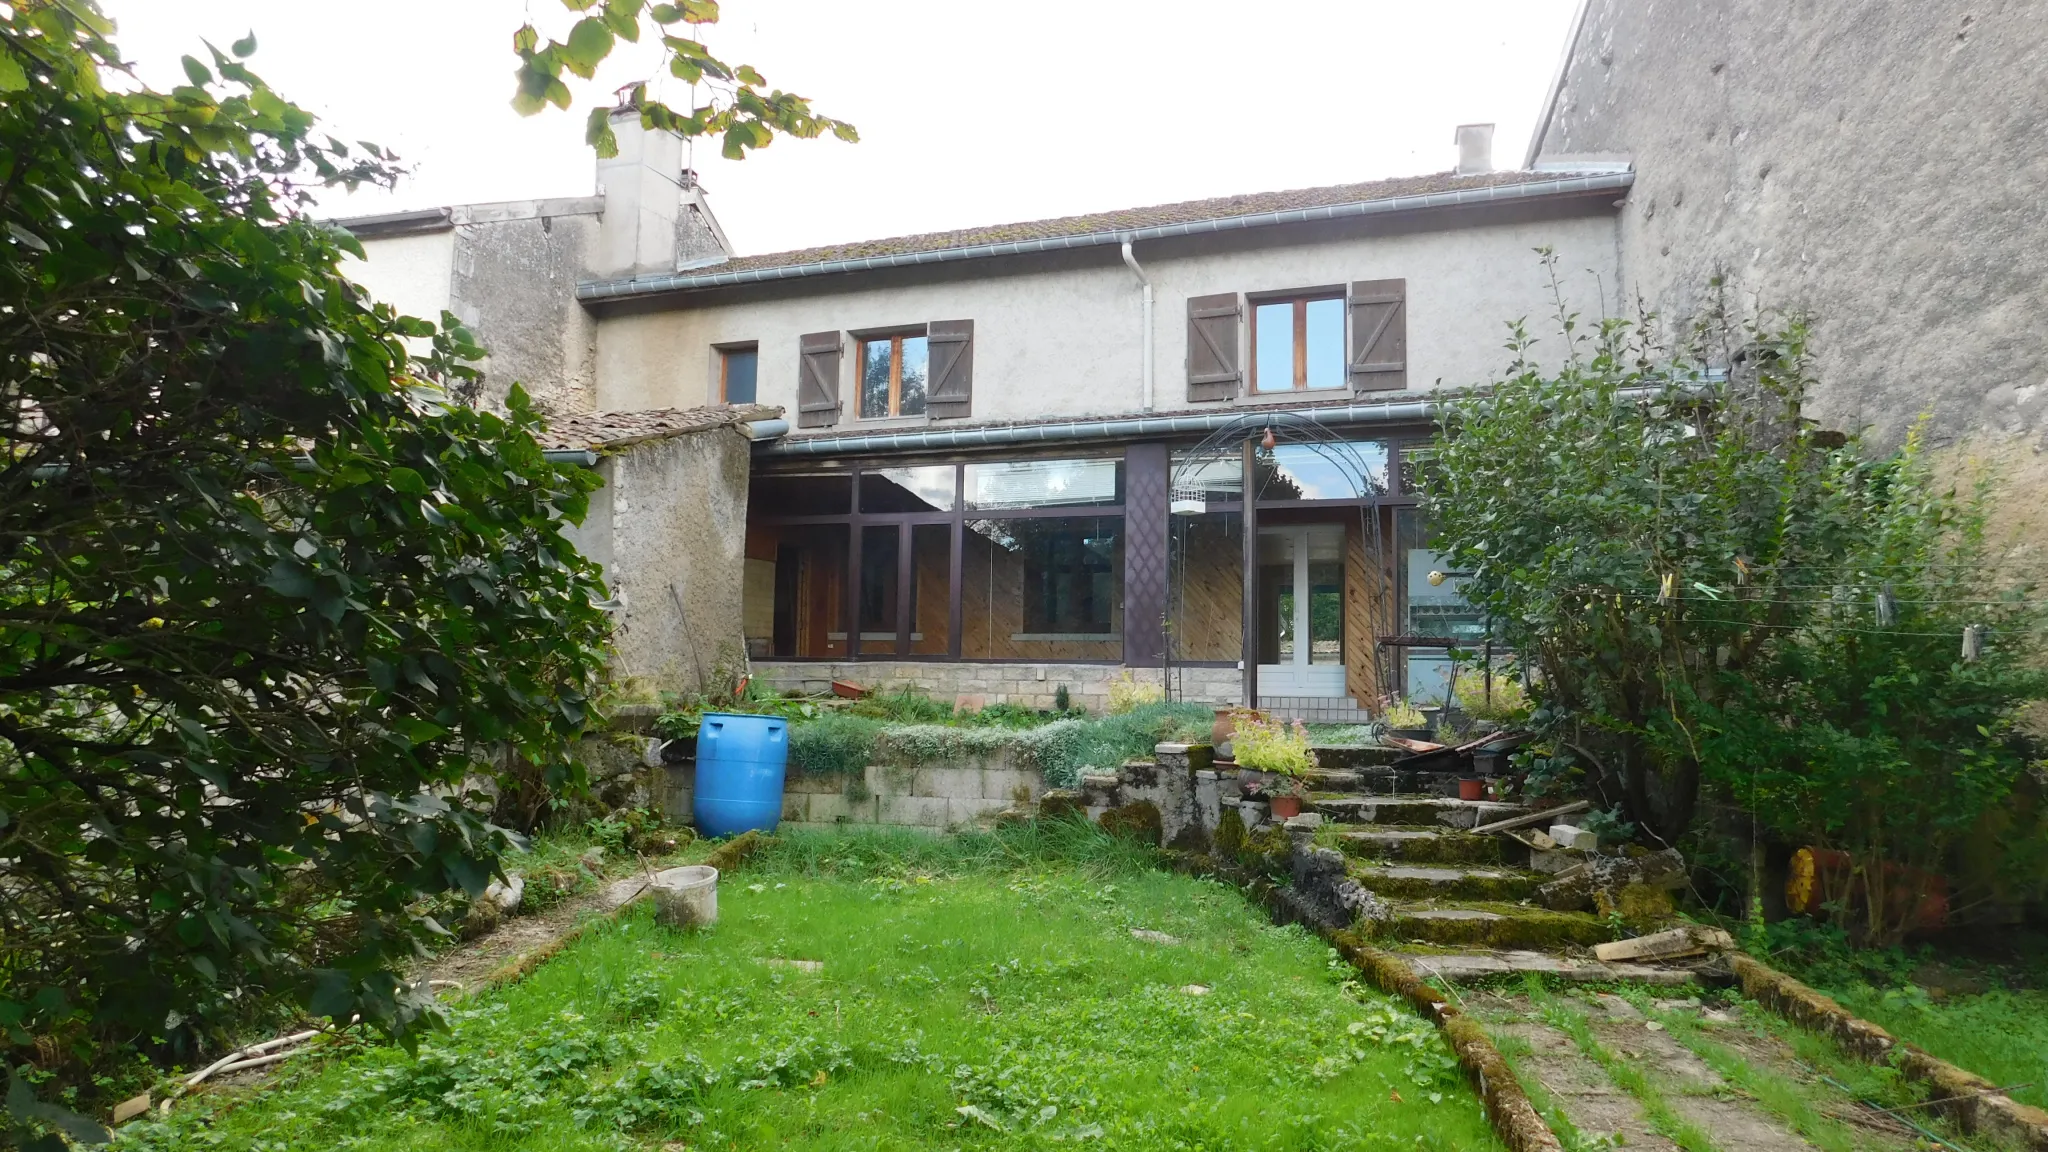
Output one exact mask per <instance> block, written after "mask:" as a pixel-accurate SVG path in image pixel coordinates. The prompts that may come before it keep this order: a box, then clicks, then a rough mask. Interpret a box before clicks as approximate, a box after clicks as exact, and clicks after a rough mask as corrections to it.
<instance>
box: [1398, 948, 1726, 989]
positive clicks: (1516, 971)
mask: <svg viewBox="0 0 2048 1152" xmlns="http://www.w3.org/2000/svg"><path fill="white" fill-rule="evenodd" d="M1393 955H1395V956H1396V957H1398V958H1399V959H1400V960H1402V961H1403V962H1404V963H1406V964H1408V965H1409V966H1410V967H1412V968H1414V969H1415V972H1416V974H1417V975H1419V976H1421V977H1422V978H1423V979H1425V980H1427V979H1431V978H1435V979H1439V980H1444V981H1447V982H1449V983H1452V984H1470V983H1477V982H1480V981H1485V980H1497V979H1501V978H1503V977H1515V976H1521V975H1524V974H1527V973H1531V972H1533V973H1536V974H1537V975H1540V976H1549V977H1553V978H1555V979H1558V980H1564V981H1568V982H1570V983H1574V984H1615V983H1620V982H1622V981H1628V982H1631V983H1636V984H1653V985H1657V986H1659V987H1679V986H1683V985H1689V984H1697V983H1699V974H1698V973H1697V972H1696V971H1695V970H1694V968H1693V967H1691V966H1690V965H1689V964H1681V965H1673V966H1669V967H1666V966H1662V965H1656V964H1602V963H1601V962H1600V961H1598V960H1579V959H1574V958H1572V957H1569V956H1557V955H1553V954H1551V953H1548V952H1527V951H1501V952H1395V953H1393Z"/></svg>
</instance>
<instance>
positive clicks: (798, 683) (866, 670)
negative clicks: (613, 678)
mask: <svg viewBox="0 0 2048 1152" xmlns="http://www.w3.org/2000/svg"><path fill="white" fill-rule="evenodd" d="M1130 672H1131V677H1132V679H1134V680H1137V681H1138V682H1140V683H1143V684H1157V683H1159V669H1157V668H1133V669H1130ZM1123 673H1124V669H1123V668H1122V667H1120V666H1118V665H1114V664H984V663H971V662H964V661H963V662H961V663H925V662H922V661H916V660H859V661H833V662H825V661H783V662H772V661H755V663H754V677H755V678H756V679H757V680H759V681H760V682H761V683H763V684H766V685H768V686H770V687H773V688H776V689H780V690H782V691H785V692H787V691H801V692H809V693H813V694H816V693H823V692H829V691H831V689H832V682H833V681H834V680H844V681H849V682H851V683H854V684H858V685H860V686H861V687H863V688H869V689H873V690H875V691H878V692H894V691H897V690H899V689H901V688H903V687H905V686H908V687H912V688H916V689H918V690H919V691H921V692H924V693H925V694H926V695H928V696H931V697H933V698H935V699H939V700H953V699H957V698H959V697H962V696H978V697H980V698H981V700H982V702H983V703H984V704H1017V705H1021V706H1023V707H1026V708H1050V707H1052V706H1053V696H1054V694H1055V693H1057V692H1058V691H1059V687H1060V685H1062V684H1064V685H1066V686H1067V693H1068V696H1069V698H1070V699H1071V700H1072V701H1073V703H1074V704H1075V705H1077V706H1079V707H1082V708H1086V709H1088V710H1089V711H1090V712H1094V713H1097V714H1100V713H1102V712H1103V711H1105V710H1106V709H1107V708H1108V706H1109V682H1110V681H1111V680H1114V679H1116V678H1117V677H1119V676H1121V675H1123ZM1173 678H1174V683H1175V685H1176V691H1177V694H1178V698H1180V699H1184V700H1189V701H1193V702H1195V703H1201V704H1212V703H1214V704H1235V703H1238V702H1240V701H1241V700H1242V698H1243V697H1242V688H1243V682H1242V674H1241V673H1239V672H1238V670H1237V669H1235V668H1176V669H1174V673H1173Z"/></svg>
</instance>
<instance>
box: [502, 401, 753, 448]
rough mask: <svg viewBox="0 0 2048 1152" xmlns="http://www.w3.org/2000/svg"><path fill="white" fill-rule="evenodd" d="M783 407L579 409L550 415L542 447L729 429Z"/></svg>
mask: <svg viewBox="0 0 2048 1152" xmlns="http://www.w3.org/2000/svg"><path fill="white" fill-rule="evenodd" d="M781 415H782V409H780V408H770V407H768V406H766V405H761V404H713V405H708V406H706V407H703V408H649V409H644V410H642V411H638V412H581V413H576V414H573V415H568V416H556V417H553V418H552V420H551V422H550V423H549V426H548V430H547V433H546V434H545V435H543V436H542V437H541V438H540V442H541V446H542V447H543V448H622V447H625V446H626V445H628V444H638V443H640V442H641V441H643V440H661V439H665V438H667V437H670V436H687V435H689V434H691V433H693V432H709V431H711V430H712V429H714V428H729V427H731V426H733V425H735V424H744V423H747V422H748V421H752V420H773V419H776V418H777V417H779V416H781Z"/></svg>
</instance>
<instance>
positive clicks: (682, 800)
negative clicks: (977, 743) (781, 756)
mask: <svg viewBox="0 0 2048 1152" xmlns="http://www.w3.org/2000/svg"><path fill="white" fill-rule="evenodd" d="M696 783H697V769H696V765H695V763H693V762H686V763H683V764H680V765H672V766H670V768H669V770H668V772H667V776H666V784H665V788H666V791H665V793H664V800H663V810H664V811H665V812H667V813H669V818H670V819H671V820H674V821H678V822H680V821H683V820H687V819H689V816H690V811H691V800H692V797H693V796H694V793H695V789H696ZM1044 791H1045V778H1044V776H1043V775H1042V774H1041V773H1040V772H1039V771H1038V769H1036V768H1032V767H1028V766H1025V765H1020V764H1018V763H1016V762H1015V761H1014V760H1013V759H1012V758H1011V757H1010V756H1009V755H1008V754H1004V753H998V754H995V755H991V756H987V757H979V758H976V759H974V760H959V761H947V762H943V763H937V764H930V765H926V766H924V767H920V768H896V767H889V766H884V765H871V766H870V767H869V768H868V769H867V770H866V772H864V773H863V774H862V775H861V776H859V777H851V776H839V775H824V774H811V773H804V772H795V771H792V772H791V773H789V776H788V778H787V780H786V782H785V783H784V785H783V792H782V823H783V827H791V826H794V827H799V828H804V827H816V828H827V827H834V826H837V825H841V824H871V825H879V826H884V827H895V828H916V829H921V830H924V831H929V832H944V831H946V830H948V829H954V828H961V827H966V826H969V825H973V824H975V823H978V822H981V821H986V820H990V819H993V818H994V817H995V816H996V815H997V814H998V813H1001V812H1004V811H1006V810H1017V811H1028V810H1029V809H1030V808H1031V806H1032V805H1034V804H1036V803H1037V801H1038V797H1039V796H1040V795H1041V794H1042V793H1043V792H1044Z"/></svg>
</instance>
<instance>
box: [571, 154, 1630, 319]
mask: <svg viewBox="0 0 2048 1152" xmlns="http://www.w3.org/2000/svg"><path fill="white" fill-rule="evenodd" d="M1634 183H1635V173H1633V172H1604V173H1596V174H1591V175H1582V176H1560V177H1559V178H1557V179H1554V180H1532V181H1528V182H1526V183H1521V184H1493V185H1488V186H1486V187H1483V188H1461V189H1458V190H1456V191H1451V192H1424V193H1419V194H1416V195H1413V196H1391V197H1388V198H1386V199H1383V200H1359V201H1353V202H1351V203H1349V204H1325V205H1321V206H1319V207H1315V208H1287V209H1282V210H1280V211H1275V212H1255V213H1252V214H1250V215H1245V216H1223V217H1218V218H1217V219H1214V220H1190V221H1186V222H1183V223H1179V224H1155V225H1153V226H1151V227H1148V228H1126V229H1120V230H1117V231H1109V232H1088V233H1084V234H1082V235H1079V236H1052V237H1046V238H1044V239H1040V240H1012V241H1006V242H1004V243H1000V244H972V245H968V246H965V247H961V248H939V249H934V250H932V251H929V252H901V253H896V254H893V255H889V256H863V257H858V258H855V259H848V260H821V261H818V262H816V263H811V264H788V265H783V266H781V267H775V268H748V269H743V270H741V271H737V272H700V273H688V274H684V273H670V274H666V275H661V276H647V277H634V278H631V279H626V280H586V281H584V282H582V283H580V284H578V285H576V299H578V300H580V301H583V302H584V303H595V302H599V301H604V300H623V299H629V298H633V297H639V296H652V295H658V294H661V293H668V292H688V291H692V290H695V289H700V288H725V287H730V286H732V285H735V284H766V283H773V282H775V281H779V280H799V279H805V278H808V277H812V276H830V275H834V274H837V273H842V272H872V271H876V270H879V269H883V268H909V267H916V266H918V265H923V264H950V263H954V262H956V261H961V260H985V259H989V258H991V257H996V256H1025V255H1031V254H1035V253H1041V252H1061V251H1066V250H1068V249H1073V248H1096V247H1101V246H1104V245H1122V244H1124V243H1126V242H1130V241H1142V240H1163V239H1168V238H1171V237H1176V236H1201V235H1207V234H1211V233H1217V232H1238V231H1242V230H1244V229H1247V228H1266V227H1271V226H1273V225H1279V224H1309V223H1315V222H1318V221H1324V220H1349V219H1356V218H1359V217H1366V216H1386V215H1392V214H1395V213H1400V212H1418V211H1422V210H1425V209H1431V208H1462V207H1472V206H1475V205H1481V204H1512V203H1517V202H1521V201H1527V200H1541V199H1546V198H1549V197H1554V196H1576V195H1584V194H1588V193H1595V192H1608V191H1617V192H1618V191H1625V190H1627V189H1628V188H1630V187H1631V186H1633V185H1634Z"/></svg>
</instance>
